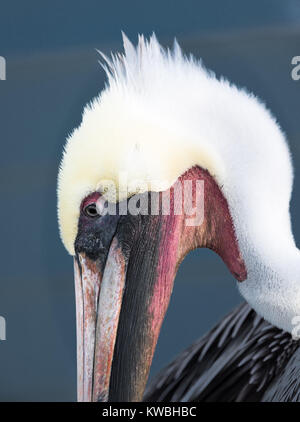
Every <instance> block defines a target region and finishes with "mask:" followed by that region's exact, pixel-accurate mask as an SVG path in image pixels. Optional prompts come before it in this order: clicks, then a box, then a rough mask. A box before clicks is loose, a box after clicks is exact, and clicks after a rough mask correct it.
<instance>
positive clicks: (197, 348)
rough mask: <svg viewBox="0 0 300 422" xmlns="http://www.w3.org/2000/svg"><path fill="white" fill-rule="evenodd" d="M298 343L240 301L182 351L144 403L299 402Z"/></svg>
mask: <svg viewBox="0 0 300 422" xmlns="http://www.w3.org/2000/svg"><path fill="white" fill-rule="evenodd" d="M299 346H300V342H299V341H295V340H293V339H292V337H291V335H290V334H288V333H286V332H284V331H282V330H279V329H278V328H276V327H274V326H272V325H271V324H269V323H268V322H266V321H265V320H264V319H263V318H261V317H260V316H258V315H257V314H256V313H255V311H254V310H253V309H251V308H250V307H249V305H248V304H246V303H243V304H242V305H240V306H239V307H238V308H236V309H235V310H234V311H232V312H231V313H230V314H229V315H227V316H226V317H225V318H224V319H223V320H222V321H221V322H220V323H219V324H218V325H216V326H215V327H214V328H213V329H212V330H211V331H210V332H209V333H208V334H206V335H205V336H203V337H202V338H201V339H200V340H198V341H197V342H196V343H194V344H193V345H192V346H190V347H189V348H188V349H186V350H185V351H184V352H183V353H181V354H180V355H179V356H178V357H177V358H176V359H175V360H174V361H173V362H172V363H171V364H169V365H168V366H167V367H166V368H165V369H163V370H162V371H161V372H160V373H159V374H158V375H157V376H156V377H155V378H154V380H153V381H152V382H151V383H150V384H149V386H148V388H147V389H146V392H145V396H144V400H145V401H153V402H155V401H164V402H170V401H189V402H191V401H220V402H235V401H300V347H299Z"/></svg>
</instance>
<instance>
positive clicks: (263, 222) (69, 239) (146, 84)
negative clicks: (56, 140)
mask: <svg viewBox="0 0 300 422" xmlns="http://www.w3.org/2000/svg"><path fill="white" fill-rule="evenodd" d="M123 41H124V50H125V52H124V54H117V55H112V57H111V58H107V57H106V56H104V55H102V58H103V63H102V65H103V67H104V69H105V71H106V74H107V79H108V82H107V85H106V87H105V89H104V90H103V91H102V92H101V94H100V95H99V96H98V97H96V98H95V99H94V100H93V101H92V102H91V103H90V104H89V105H87V106H86V107H85V109H84V112H83V116H82V122H81V124H80V126H79V127H78V128H76V129H75V130H74V131H73V133H72V134H71V135H70V136H69V138H68V140H67V143H66V146H65V150H64V155H63V159H62V162H61V166H60V171H59V177H58V217H59V226H60V233H61V238H62V241H63V243H64V245H65V247H66V249H67V250H68V252H69V253H70V254H71V255H72V256H73V257H74V271H75V287H76V312H77V361H78V399H79V400H83V401H107V400H109V401H137V400H140V399H141V398H142V396H143V392H144V388H145V384H146V381H147V377H148V373H149V368H150V365H151V361H152V357H153V353H154V350H155V346H156V342H157V339H158V335H159V332H160V327H161V324H162V321H163V318H164V315H165V312H166V310H167V307H168V303H169V299H170V295H171V292H172V287H173V281H174V278H175V274H176V270H177V268H178V266H179V264H180V262H181V261H182V259H183V258H184V256H185V255H186V254H187V253H188V252H189V251H190V250H191V249H193V248H197V247H208V248H211V249H213V250H214V251H215V252H216V253H218V254H219V255H220V257H221V258H222V259H223V261H224V262H225V264H226V265H227V266H228V268H229V270H230V271H231V273H232V274H233V276H234V277H235V278H236V280H237V284H238V286H239V290H240V292H241V294H242V295H243V296H244V298H245V299H246V300H247V301H248V302H249V304H250V305H251V306H252V307H253V308H254V309H255V310H256V312H257V313H258V314H260V315H261V316H263V317H264V318H265V319H266V320H268V321H269V322H271V323H272V324H274V325H276V326H277V327H279V328H282V329H284V330H287V331H289V332H292V329H293V318H294V317H295V316H297V315H300V300H299V290H300V289H299V286H300V284H299V274H300V256H299V251H298V249H297V248H296V246H295V242H294V239H293V235H292V231H291V222H290V214H289V202H290V196H291V189H292V179H293V172H292V165H291V160H290V154H289V150H288V146H287V143H286V140H285V137H284V135H283V133H282V131H281V129H280V128H279V126H278V124H277V123H276V121H275V119H274V118H273V117H272V115H271V114H270V112H269V111H268V110H267V109H266V108H265V106H264V105H263V104H262V103H261V102H260V101H259V100H258V99H257V98H256V97H254V96H253V95H251V94H249V93H247V92H246V91H245V90H243V89H238V88H237V87H235V86H234V85H232V84H230V83H229V82H228V81H226V80H224V79H221V80H218V79H217V78H216V77H215V75H214V74H213V73H211V72H208V71H207V70H206V69H205V68H204V67H203V66H202V64H201V63H200V62H198V61H196V60H195V59H194V58H192V57H189V58H187V57H185V56H184V55H183V54H182V52H181V50H180V48H179V46H178V44H177V43H176V42H175V45H174V48H173V50H171V51H170V50H164V49H163V48H162V47H161V46H160V45H159V43H158V41H157V40H156V38H155V36H154V35H153V36H152V37H151V38H150V40H149V41H147V40H145V39H144V38H143V37H142V36H141V37H140V38H139V41H138V45H137V46H136V47H134V46H133V45H132V44H131V43H130V41H129V40H128V39H127V38H126V37H125V36H123ZM199 273H201V263H199Z"/></svg>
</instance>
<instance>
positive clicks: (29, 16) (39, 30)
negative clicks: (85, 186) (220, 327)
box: [0, 0, 300, 401]
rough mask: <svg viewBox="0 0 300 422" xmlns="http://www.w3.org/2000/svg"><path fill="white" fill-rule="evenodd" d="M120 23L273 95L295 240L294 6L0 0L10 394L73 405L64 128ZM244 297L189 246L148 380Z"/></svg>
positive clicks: (4, 363)
mask: <svg viewBox="0 0 300 422" xmlns="http://www.w3.org/2000/svg"><path fill="white" fill-rule="evenodd" d="M121 30H123V31H125V32H126V34H127V35H128V36H129V37H130V38H131V39H132V40H133V41H136V39H137V34H138V33H144V34H145V35H150V34H151V32H152V31H155V32H156V34H157V36H158V38H159V40H160V41H161V42H162V44H163V45H166V46H170V45H171V44H172V42H173V38H174V37H175V36H176V37H177V39H178V41H179V43H180V44H181V46H182V47H183V49H184V51H185V52H186V53H189V52H192V53H193V54H194V55H195V56H197V57H202V58H203V60H204V63H205V65H206V66H208V67H209V68H211V69H213V70H214V71H215V72H216V73H217V75H224V76H225V77H227V78H229V79H230V80H231V81H233V82H235V83H236V84H238V85H239V86H245V87H247V88H248V89H249V90H251V91H253V92H254V93H255V94H256V95H258V96H259V97H261V98H262V99H263V100H264V101H265V102H266V104H267V106H268V107H269V108H270V109H271V110H272V111H273V113H274V114H275V116H276V117H277V118H278V120H279V122H280V124H281V126H282V128H283V130H284V131H285V132H286V134H287V137H288V140H289V143H290V147H291V150H292V156H293V161H294V165H295V178H296V181H295V186H294V192H293V198H292V219H293V228H294V232H295V237H296V241H297V242H298V243H299V241H300V219H299V218H297V216H298V215H299V212H300V118H299V117H300V116H299V105H300V95H299V94H300V81H298V82H296V81H294V80H292V78H291V70H292V65H291V60H292V57H294V56H297V55H298V56H299V55H300V1H299V0H285V1H283V0H255V1H251V2H250V1H240V0H226V1H222V0H219V1H217V0H209V1H200V0H197V1H196V0H187V1H183V0H181V1H179V0H172V1H166V0H165V1H157V0H151V1H148V2H146V1H130V0H128V1H126V2H124V1H121V0H119V1H114V0H112V1H110V2H107V1H106V2H104V1H75V0H73V1H64V2H61V1H58V0H53V1H51V2H40V1H37V0H27V1H26V2H20V1H15V0H14V1H9V2H8V1H2V2H1V15H0V55H1V56H4V57H5V58H6V61H7V80H6V81H0V110H1V113H0V125H1V126H0V127H1V132H0V133H1V135H0V136H1V155H0V162H1V166H0V172H1V173H0V174H1V177H0V192H1V193H0V195H1V203H2V206H1V209H0V221H1V242H0V256H1V269H0V278H1V283H0V315H2V316H4V317H5V318H6V322H7V340H6V341H0V400H2V401H4V400H10V401H15V400H21V401H27V400H30V401H35V400H41V401H47V400H50V401H56V400H59V401H65V400H76V355H75V349H76V347H75V341H76V339H75V305H74V288H73V268H72V259H71V257H69V256H68V255H67V253H66V251H65V250H64V248H63V246H62V244H61V242H60V239H59V235H58V229H57V220H56V176H57V169H58V165H59V160H60V157H61V152H62V147H63V145H64V140H65V138H66V136H67V134H68V133H69V132H70V131H71V130H72V128H73V127H74V126H76V125H78V124H79V123H80V119H81V111H82V108H83V106H84V105H85V103H86V102H88V101H89V100H90V99H91V98H93V97H94V96H95V95H96V94H97V93H98V92H99V91H100V90H101V89H102V88H103V84H104V72H103V71H102V70H101V68H100V66H99V65H98V63H97V60H98V55H97V53H96V51H95V48H98V49H100V50H102V51H104V52H105V53H109V52H110V51H111V50H112V51H116V50H120V49H122V45H121ZM267 171H268V157H266V172H267ZM279 171H280V169H279ZM274 189H276V186H274ZM283 258H284V257H283ZM240 301H241V298H240V296H239V294H238V292H237V288H236V283H235V281H234V280H233V278H232V277H231V275H230V274H229V273H228V270H227V269H226V267H225V265H224V264H223V263H222V262H221V260H220V259H219V258H218V257H217V256H216V255H214V254H213V253H212V252H210V251H206V250H201V251H196V252H193V253H191V254H190V255H189V256H188V257H187V258H186V260H185V261H184V263H183V264H182V265H181V267H180V269H179V273H178V275H177V279H176V282H175V289H174V294H173V297H172V301H171V305H170V308H169V310H168V314H167V317H166V320H165V322H164V325H163V328H162V332H161V336H160V339H159V343H158V347H157V351H156V354H155V358H154V362H153V367H152V374H154V373H156V372H157V371H158V370H159V369H160V368H161V367H162V366H163V365H165V364H166V363H167V362H168V361H170V359H171V358H172V357H174V356H175V355H176V354H177V353H178V352H179V351H181V350H182V349H183V348H184V347H186V346H187V345H189V344H190V343H191V342H193V341H194V340H195V339H196V338H197V337H199V336H200V335H201V334H203V333H204V332H205V331H206V330H208V329H209V328H211V327H212V325H213V324H214V323H215V322H217V321H218V319H219V318H221V317H222V316H223V315H224V314H225V313H226V312H228V311H229V310H230V309H231V308H232V307H233V306H234V305H235V304H237V303H239V302H240Z"/></svg>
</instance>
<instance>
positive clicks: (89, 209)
mask: <svg viewBox="0 0 300 422" xmlns="http://www.w3.org/2000/svg"><path fill="white" fill-rule="evenodd" d="M84 213H85V215H86V216H87V217H91V218H95V217H98V216H99V214H98V211H97V207H96V204H95V203H94V202H93V203H92V204H89V205H87V206H86V207H85V208H84Z"/></svg>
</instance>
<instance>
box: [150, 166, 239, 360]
mask: <svg viewBox="0 0 300 422" xmlns="http://www.w3.org/2000/svg"><path fill="white" fill-rule="evenodd" d="M179 180H180V182H183V181H184V180H192V181H193V183H192V186H193V187H194V186H196V184H195V182H196V180H203V181H204V220H203V222H202V224H201V225H200V226H195V227H189V226H186V224H185V222H186V218H189V217H190V215H188V216H187V215H174V214H172V213H171V215H169V216H164V217H163V218H164V220H165V221H164V223H163V233H162V239H161V242H160V252H159V264H158V267H157V282H156V284H155V287H154V292H153V296H152V299H151V302H150V306H149V312H150V314H152V327H151V331H152V341H153V343H152V346H153V349H152V353H154V349H155V346H156V342H157V339H158V335H159V332H160V328H161V324H162V322H163V318H164V315H165V312H166V310H167V308H168V304H169V299H170V296H171V293H172V289H173V281H174V278H175V275H176V272H177V269H178V267H179V265H180V263H181V261H182V260H183V259H184V257H185V256H186V255H187V253H188V252H189V251H191V250H193V249H195V248H201V247H206V248H209V249H212V250H213V251H215V252H216V253H217V254H218V255H219V256H220V257H221V258H222V259H223V261H224V262H225V264H226V265H227V267H228V268H229V270H230V271H231V273H232V274H233V276H234V277H235V278H236V279H237V280H238V281H240V282H241V281H243V280H245V279H246V278H247V271H246V267H245V264H244V262H243V259H242V257H241V254H240V251H239V247H238V242H237V239H236V236H235V232H234V226H233V223H232V219H231V216H230V212H229V207H228V204H227V201H226V199H225V197H224V196H223V194H222V191H221V190H220V188H219V187H218V185H217V183H216V182H215V181H214V179H213V178H212V177H211V175H210V174H209V173H208V172H207V171H206V170H203V169H201V168H199V167H193V168H191V169H190V170H188V171H187V172H186V173H184V174H183V175H182V176H181V177H180V179H179ZM170 194H171V210H172V206H173V207H174V192H173V187H171V192H170ZM192 195H193V206H194V205H195V203H196V202H195V189H193V193H192ZM173 209H174V208H173ZM151 360H152V358H151Z"/></svg>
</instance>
